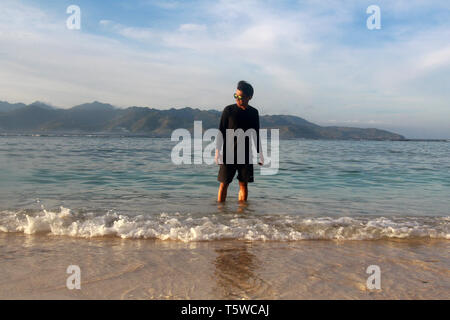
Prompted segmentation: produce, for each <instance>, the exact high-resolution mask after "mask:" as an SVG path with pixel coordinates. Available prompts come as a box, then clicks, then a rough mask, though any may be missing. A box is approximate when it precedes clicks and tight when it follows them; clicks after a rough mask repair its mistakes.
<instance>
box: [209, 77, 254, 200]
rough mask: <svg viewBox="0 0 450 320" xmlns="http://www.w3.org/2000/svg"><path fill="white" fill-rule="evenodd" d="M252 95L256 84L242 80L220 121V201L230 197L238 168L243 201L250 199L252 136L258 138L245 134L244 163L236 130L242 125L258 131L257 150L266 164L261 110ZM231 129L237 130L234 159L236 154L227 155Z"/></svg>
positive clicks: (218, 156)
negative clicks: (262, 149)
mask: <svg viewBox="0 0 450 320" xmlns="http://www.w3.org/2000/svg"><path fill="white" fill-rule="evenodd" d="M252 97H253V87H252V86H251V85H250V84H249V83H247V82H245V81H239V83H238V85H237V90H236V93H235V94H234V98H235V99H236V103H235V104H231V105H229V106H227V107H225V109H224V110H223V112H222V117H221V119H220V125H219V131H220V133H221V134H222V137H219V138H218V139H217V146H216V155H215V161H216V163H217V164H220V169H219V175H218V177H217V180H218V181H219V182H220V187H219V193H218V195H217V201H218V202H223V201H225V199H226V197H227V190H228V185H229V184H230V183H231V181H232V180H233V178H234V175H235V174H236V171H237V172H238V176H237V178H238V180H239V201H247V196H248V187H247V185H248V183H249V182H253V181H254V179H253V163H252V157H251V141H250V139H251V138H254V135H250V136H249V139H246V138H245V136H244V138H243V139H244V141H245V161H244V163H241V161H239V162H238V161H237V156H238V153H239V151H238V149H239V148H238V142H239V141H241V142H242V140H241V139H238V137H237V135H239V131H237V133H236V130H238V129H242V130H243V132H244V133H246V134H248V131H247V130H249V129H253V130H254V132H255V133H256V141H255V144H256V151H257V153H258V157H259V158H258V159H259V161H258V163H259V165H262V164H263V158H262V152H261V148H260V139H259V113H258V110H256V109H255V108H253V107H252V106H250V105H249V104H248V102H249V101H250V99H251V98H252ZM227 129H232V130H231V131H232V132H234V134H233V135H232V136H231V138H233V137H234V159H233V157H227V156H226V152H227V151H226V150H227ZM228 132H230V130H228ZM220 133H219V136H220ZM222 146H223V152H222V157H221V156H220V149H221V147H222ZM229 151H232V150H229ZM229 158H231V159H229ZM221 160H222V161H221Z"/></svg>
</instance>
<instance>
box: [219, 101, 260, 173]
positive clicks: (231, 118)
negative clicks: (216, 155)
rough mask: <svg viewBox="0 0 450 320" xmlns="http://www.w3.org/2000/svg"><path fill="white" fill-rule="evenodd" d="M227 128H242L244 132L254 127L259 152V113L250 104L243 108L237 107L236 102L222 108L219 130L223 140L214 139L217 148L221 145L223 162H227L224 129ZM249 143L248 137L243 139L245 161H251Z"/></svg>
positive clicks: (235, 160)
mask: <svg viewBox="0 0 450 320" xmlns="http://www.w3.org/2000/svg"><path fill="white" fill-rule="evenodd" d="M227 129H233V130H237V129H242V130H243V131H244V132H246V131H247V130H248V129H254V130H255V131H256V141H254V143H255V144H256V152H257V153H258V154H259V153H260V139H259V113H258V110H256V109H255V108H253V107H252V106H247V108H245V110H243V109H241V108H239V107H238V105H237V104H231V105H229V106H226V107H225V109H223V112H222V117H221V118H220V124H219V131H220V132H221V133H222V137H223V141H221V140H220V139H216V141H217V145H216V146H217V149H219V150H220V149H221V147H222V146H223V162H224V163H227V160H226V159H227V158H226V146H227V142H226V141H227V138H226V130H227ZM234 140H235V141H234V163H235V164H236V163H237V138H236V137H235V139H234ZM250 148H251V144H250V141H249V139H245V163H251V161H252V159H250V156H249V155H250V154H251V153H250Z"/></svg>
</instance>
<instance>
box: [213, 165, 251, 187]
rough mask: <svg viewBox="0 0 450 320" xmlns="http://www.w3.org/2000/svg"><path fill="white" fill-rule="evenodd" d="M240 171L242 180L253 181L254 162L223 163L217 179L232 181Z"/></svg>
mask: <svg viewBox="0 0 450 320" xmlns="http://www.w3.org/2000/svg"><path fill="white" fill-rule="evenodd" d="M236 171H237V172H238V176H237V178H238V180H239V181H240V182H253V164H221V165H220V169H219V175H218V176H217V180H218V181H220V182H223V183H230V182H231V181H232V180H233V178H234V175H235V174H236Z"/></svg>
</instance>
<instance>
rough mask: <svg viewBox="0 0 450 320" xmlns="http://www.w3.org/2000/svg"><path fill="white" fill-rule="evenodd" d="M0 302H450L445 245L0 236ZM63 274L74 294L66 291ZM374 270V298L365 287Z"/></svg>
mask: <svg viewBox="0 0 450 320" xmlns="http://www.w3.org/2000/svg"><path fill="white" fill-rule="evenodd" d="M0 247H1V251H0V252H1V253H0V258H1V259H0V268H1V269H2V271H3V272H2V274H1V275H0V299H188V300H189V299H225V300H227V299H239V300H241V299H275V300H278V299H281V300H284V299H294V300H296V299H449V292H450V280H449V279H450V270H449V266H450V257H449V253H448V252H450V250H449V249H450V242H449V241H448V240H412V239H410V240H401V239H396V240H372V241H370V240H369V241H367V240H355V241H352V240H344V241H335V240H334V241H333V240H304V241H286V242H281V241H266V242H264V241H243V240H217V241H200V242H189V243H184V242H180V241H161V240H141V239H133V240H129V239H120V238H113V237H102V238H91V239H83V238H72V237H64V236H45V235H26V234H9V233H0ZM69 265H78V266H79V267H80V270H81V289H80V290H76V289H75V290H69V289H67V287H66V281H67V278H68V277H69V276H70V274H67V273H66V270H67V267H68V266H69ZM370 265H378V266H379V267H380V270H381V290H369V289H368V288H367V286H366V281H367V278H368V277H369V276H370V274H367V273H366V269H367V267H368V266H370Z"/></svg>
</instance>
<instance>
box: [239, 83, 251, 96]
mask: <svg viewBox="0 0 450 320" xmlns="http://www.w3.org/2000/svg"><path fill="white" fill-rule="evenodd" d="M237 89H238V90H241V91H242V92H243V93H244V94H245V95H246V96H247V97H249V98H251V97H253V87H252V85H251V84H250V83H248V82H246V81H244V80H242V81H239V82H238V85H237Z"/></svg>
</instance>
